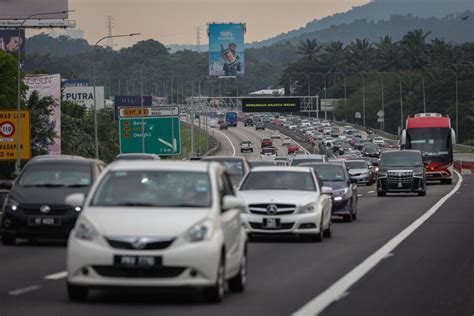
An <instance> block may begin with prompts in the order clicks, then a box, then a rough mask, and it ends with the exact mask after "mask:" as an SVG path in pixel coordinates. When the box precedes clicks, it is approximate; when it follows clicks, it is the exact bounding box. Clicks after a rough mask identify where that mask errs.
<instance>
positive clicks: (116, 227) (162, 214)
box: [83, 207, 209, 237]
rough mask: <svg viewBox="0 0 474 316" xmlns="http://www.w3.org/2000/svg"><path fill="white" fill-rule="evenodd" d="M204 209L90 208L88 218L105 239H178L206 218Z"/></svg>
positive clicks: (87, 211) (84, 214) (87, 212)
mask: <svg viewBox="0 0 474 316" xmlns="http://www.w3.org/2000/svg"><path fill="white" fill-rule="evenodd" d="M208 214H209V209H200V208H168V209H166V208H163V209H160V208H139V207H137V208H133V207H127V208H110V207H104V208H102V207H93V208H89V209H87V210H86V211H85V212H84V213H83V216H85V217H87V219H89V220H90V221H91V223H92V224H93V225H94V226H96V228H97V229H98V230H99V232H100V233H101V234H102V235H105V236H170V237H171V236H173V237H174V236H178V235H180V234H182V233H184V232H185V231H186V230H187V229H189V228H190V227H192V226H193V225H194V224H196V223H198V222H199V221H201V220H203V219H205V218H206V216H207V215H208Z"/></svg>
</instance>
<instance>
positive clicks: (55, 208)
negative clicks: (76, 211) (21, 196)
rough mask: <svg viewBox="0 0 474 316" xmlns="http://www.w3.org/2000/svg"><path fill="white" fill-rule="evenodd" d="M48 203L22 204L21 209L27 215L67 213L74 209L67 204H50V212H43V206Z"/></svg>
mask: <svg viewBox="0 0 474 316" xmlns="http://www.w3.org/2000/svg"><path fill="white" fill-rule="evenodd" d="M45 205H48V204H46V203H45V204H41V205H40V204H37V205H36V204H35V205H32V204H22V205H20V208H19V210H20V211H23V213H25V214H26V215H65V214H67V213H68V212H69V211H72V210H73V209H72V207H70V206H67V205H48V206H49V208H50V211H49V212H48V213H42V212H41V211H40V209H41V207H42V206H45Z"/></svg>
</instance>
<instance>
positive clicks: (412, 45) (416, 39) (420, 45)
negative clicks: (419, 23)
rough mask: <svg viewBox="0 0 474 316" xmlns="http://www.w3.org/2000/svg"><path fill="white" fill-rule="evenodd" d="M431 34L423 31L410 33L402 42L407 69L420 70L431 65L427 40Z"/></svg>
mask: <svg viewBox="0 0 474 316" xmlns="http://www.w3.org/2000/svg"><path fill="white" fill-rule="evenodd" d="M430 35H431V32H426V33H425V32H424V31H423V30H421V29H418V30H413V31H410V32H408V33H407V34H406V35H405V36H404V37H403V39H402V41H401V43H400V44H401V48H402V57H403V58H402V60H403V61H404V65H403V66H405V68H408V69H410V70H420V69H422V68H424V67H425V66H426V65H427V64H428V63H429V54H428V46H427V45H426V38H427V37H428V36H430Z"/></svg>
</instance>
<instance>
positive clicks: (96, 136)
mask: <svg viewBox="0 0 474 316" xmlns="http://www.w3.org/2000/svg"><path fill="white" fill-rule="evenodd" d="M137 35H140V33H131V34H122V35H111V36H104V37H102V38H100V39H99V40H98V41H97V42H96V43H95V45H94V46H93V47H94V51H93V52H92V68H93V76H94V77H93V80H92V81H93V87H94V88H93V93H94V142H95V158H96V159H99V133H98V127H97V98H96V91H95V90H96V82H95V70H96V69H95V49H96V48H97V46H98V45H99V43H100V42H102V41H104V40H106V39H109V38H117V37H130V36H137ZM141 102H142V104H143V100H142V101H141ZM142 132H143V126H142Z"/></svg>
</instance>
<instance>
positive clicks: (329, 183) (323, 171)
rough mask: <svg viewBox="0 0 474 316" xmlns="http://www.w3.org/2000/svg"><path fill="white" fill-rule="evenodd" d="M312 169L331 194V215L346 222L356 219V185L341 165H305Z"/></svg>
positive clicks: (357, 199)
mask: <svg viewBox="0 0 474 316" xmlns="http://www.w3.org/2000/svg"><path fill="white" fill-rule="evenodd" d="M301 166H308V167H311V168H313V169H314V171H315V172H316V174H317V175H318V176H319V178H320V179H321V181H322V182H323V185H324V186H325V187H330V188H331V189H332V190H333V193H332V215H333V216H340V217H342V218H343V219H344V221H346V222H351V221H352V220H354V219H357V204H358V201H359V198H358V195H357V185H356V184H355V183H353V181H351V178H350V177H349V174H348V173H347V171H346V168H345V167H344V165H343V164H340V163H306V164H302V165H301Z"/></svg>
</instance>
